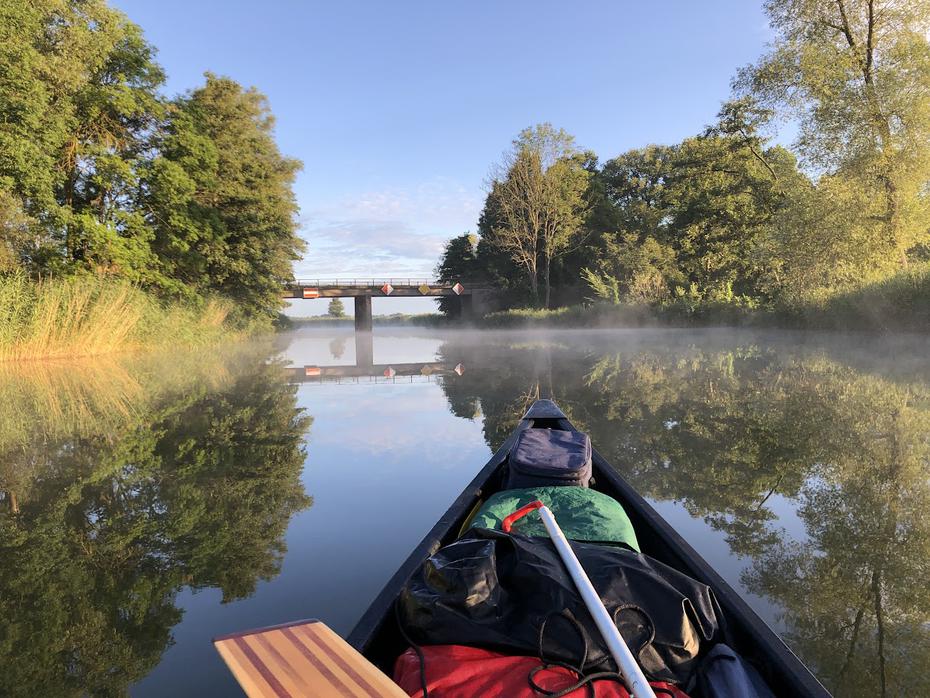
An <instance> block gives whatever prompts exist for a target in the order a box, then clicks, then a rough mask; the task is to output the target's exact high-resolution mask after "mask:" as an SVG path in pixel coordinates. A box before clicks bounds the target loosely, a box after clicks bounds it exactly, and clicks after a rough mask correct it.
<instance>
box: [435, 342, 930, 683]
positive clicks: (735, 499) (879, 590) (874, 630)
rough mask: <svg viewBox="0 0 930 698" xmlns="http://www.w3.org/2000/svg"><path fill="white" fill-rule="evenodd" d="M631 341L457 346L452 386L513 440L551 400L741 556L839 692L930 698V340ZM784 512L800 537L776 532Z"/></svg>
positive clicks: (633, 475)
mask: <svg viewBox="0 0 930 698" xmlns="http://www.w3.org/2000/svg"><path fill="white" fill-rule="evenodd" d="M870 341H871V344H869V343H863V340H862V339H861V338H842V339H840V340H836V339H835V338H832V339H831V338H826V337H817V336H809V335H808V336H803V335H796V336H792V335H777V336H772V335H769V336H766V335H761V336H754V335H746V334H740V335H735V336H725V335H724V336H721V335H720V333H713V332H709V333H703V334H698V335H695V334H689V333H675V332H664V333H663V332H658V333H630V334H622V333H621V334H612V335H602V336H598V335H596V334H592V335H591V336H589V337H587V338H585V339H583V340H582V341H581V342H578V341H577V340H574V339H572V338H571V336H570V335H554V336H549V337H546V336H537V337H534V336H531V335H525V336H522V337H520V338H519V339H515V338H513V337H501V338H500V339H499V341H489V340H488V338H483V339H482V341H481V342H480V343H479V342H474V343H472V342H468V341H460V342H449V343H447V344H446V345H445V346H444V347H443V351H442V358H443V359H444V360H446V361H449V362H455V361H465V362H467V363H468V364H469V366H471V367H474V366H476V365H478V366H480V367H481V369H480V370H477V371H476V370H471V371H468V372H467V373H466V374H465V375H464V376H463V377H462V378H461V379H458V380H448V381H446V382H445V383H444V390H445V392H446V394H447V397H448V400H449V404H450V407H451V409H452V410H453V412H455V414H457V415H459V416H462V417H469V418H471V417H474V416H476V415H481V417H482V418H483V421H484V433H485V436H486V439H487V440H488V442H489V444H491V445H493V446H496V445H498V444H500V443H501V442H502V441H503V439H504V438H505V437H506V435H507V434H508V433H509V432H510V430H511V429H512V428H513V427H514V425H515V424H516V422H517V420H518V419H519V418H520V415H521V414H522V413H523V411H524V410H525V408H526V406H527V405H528V404H529V403H530V402H531V401H532V400H534V399H536V398H537V397H540V396H541V397H553V398H555V399H556V400H557V401H558V402H559V404H560V405H561V406H562V408H563V409H564V410H565V411H566V413H567V414H568V415H569V416H570V418H571V419H572V420H573V421H574V422H575V423H576V425H578V426H579V427H580V428H582V429H585V430H586V431H588V432H590V433H591V435H592V439H593V441H594V444H595V446H596V447H597V448H599V450H601V452H602V453H603V454H604V455H605V456H606V457H607V458H608V460H610V461H611V462H613V463H614V464H615V465H616V467H618V468H619V469H620V470H621V471H622V473H623V474H624V476H625V477H627V478H628V479H629V480H630V481H631V482H632V484H633V485H634V486H635V487H636V488H637V489H638V490H639V491H640V492H641V493H643V494H644V495H645V496H647V497H648V498H650V499H652V500H653V501H657V502H666V501H671V502H676V503H678V505H680V506H682V507H683V508H684V509H685V510H686V511H687V512H688V513H689V514H690V515H691V516H692V517H698V518H701V519H703V520H704V522H705V523H706V525H708V526H709V527H710V528H711V529H713V530H716V531H718V532H720V534H722V535H723V537H724V539H725V541H726V544H727V545H728V547H729V549H730V551H731V553H732V554H735V555H736V556H740V557H742V558H745V559H746V560H747V561H748V565H747V566H746V567H744V568H743V571H742V573H741V575H739V579H738V581H739V582H740V585H741V586H742V587H743V588H744V590H746V591H748V592H750V593H751V594H754V595H757V596H759V597H763V598H764V599H766V600H767V601H768V602H770V603H771V604H773V605H774V607H775V615H776V620H777V622H778V625H779V626H780V630H781V632H782V635H783V637H784V638H785V640H786V641H787V642H788V643H789V645H791V646H792V647H793V649H794V650H795V651H796V652H797V653H798V654H799V655H800V656H801V657H802V658H803V659H804V661H806V662H808V663H809V664H810V665H811V666H812V668H813V669H814V670H815V672H816V673H817V674H818V676H819V677H820V678H821V680H823V681H824V682H825V684H826V685H828V687H830V688H831V690H832V691H834V692H835V693H836V694H837V695H844V696H847V695H863V696H864V695H875V694H880V695H903V694H905V693H908V694H914V695H918V694H919V695H925V694H930V680H928V678H927V676H928V672H927V670H928V668H930V584H928V583H927V580H928V579H930V574H928V573H930V517H928V516H927V512H928V511H930V384H928V378H930V358H928V357H927V355H926V349H925V346H926V344H925V340H924V339H922V338H920V339H916V338H915V339H912V340H909V339H904V340H895V341H889V340H884V341H878V340H870ZM776 502H781V503H782V505H781V507H780V508H781V509H785V506H784V503H787V505H788V508H790V509H791V510H792V513H793V516H795V517H797V519H798V520H799V521H800V523H801V525H802V528H803V531H802V532H801V533H800V535H799V534H798V533H792V532H789V531H788V530H786V527H785V526H784V525H782V522H781V520H780V516H779V511H778V508H776V507H775V506H774V504H775V503H776Z"/></svg>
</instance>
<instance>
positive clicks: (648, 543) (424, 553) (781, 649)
mask: <svg viewBox="0 0 930 698" xmlns="http://www.w3.org/2000/svg"><path fill="white" fill-rule="evenodd" d="M539 428H542V429H560V430H565V431H577V430H576V429H575V427H573V426H572V424H571V422H570V421H569V420H568V418H567V417H566V416H565V414H564V413H563V412H562V410H560V409H559V407H558V406H557V405H556V404H555V403H554V402H553V401H551V400H537V401H536V402H535V403H534V404H533V405H532V406H531V407H530V409H529V410H528V411H527V413H526V414H525V415H524V416H523V418H522V420H521V421H520V423H519V424H518V426H517V427H516V429H515V430H514V432H513V433H512V434H511V435H510V436H509V437H508V438H507V440H506V441H505V442H504V443H503V445H502V446H501V447H500V448H499V449H498V450H497V452H496V453H495V454H494V455H493V456H492V457H491V459H490V460H489V461H488V462H487V464H485V466H484V467H483V468H482V469H481V471H480V472H479V473H478V474H477V475H476V476H475V478H474V479H473V480H472V481H471V483H469V485H468V486H467V487H466V488H465V490H464V491H463V492H462V493H461V494H460V495H459V496H458V498H456V500H455V501H454V502H453V504H452V506H451V507H449V509H448V511H446V513H445V514H443V516H442V517H441V518H440V519H439V521H438V522H436V525H435V526H433V528H432V530H430V532H429V533H428V534H427V535H426V537H425V538H424V539H423V540H422V542H420V544H419V545H418V546H417V547H416V548H415V549H414V551H413V552H412V553H411V554H410V556H409V557H408V558H407V560H406V561H405V562H404V563H403V564H402V565H401V566H400V569H398V570H397V572H396V573H395V574H394V576H393V577H391V579H390V581H388V583H387V584H386V585H385V587H384V588H383V589H382V590H381V592H380V593H379V594H378V596H377V597H376V598H375V600H374V602H373V603H372V604H371V606H370V607H369V608H368V610H367V611H366V612H365V614H364V615H363V616H362V617H361V619H360V620H359V622H358V624H357V625H356V626H355V628H354V629H353V630H352V632H351V633H350V634H349V636H348V638H347V640H348V643H349V644H350V645H351V646H353V647H354V648H355V649H357V650H358V651H359V652H361V653H362V654H363V655H364V656H365V657H366V658H367V659H368V660H369V661H370V662H371V663H373V664H374V665H375V666H377V667H379V668H380V669H381V670H382V671H384V672H385V673H386V674H387V675H389V676H390V675H391V673H392V669H393V665H394V661H395V660H396V659H397V657H398V656H399V655H400V654H401V653H402V652H404V650H406V649H407V645H406V644H405V642H404V640H403V638H402V637H401V633H400V631H399V629H398V627H397V621H396V616H395V614H394V611H393V608H394V603H395V601H396V599H397V597H398V595H399V594H400V592H401V589H403V587H404V586H405V585H406V584H407V582H408V580H409V579H410V578H411V576H412V575H413V573H414V572H415V571H416V570H417V569H418V568H419V567H420V565H422V564H423V562H424V560H426V559H427V558H428V557H429V556H430V555H432V554H433V553H435V552H436V551H437V550H439V548H441V547H442V546H444V545H447V544H449V543H452V542H454V541H455V540H456V538H457V537H458V535H459V532H460V530H461V529H462V527H463V525H464V524H465V523H466V521H467V520H468V518H469V517H470V516H471V515H472V514H473V512H474V511H475V510H476V508H477V506H478V505H479V504H480V502H481V501H483V500H484V499H487V497H489V496H490V495H492V494H494V493H495V492H497V491H499V490H500V489H501V485H502V482H503V476H504V474H505V472H506V465H507V458H508V454H509V453H510V450H511V446H512V445H513V444H514V442H515V441H516V438H517V436H518V435H519V434H520V432H522V431H523V430H524V429H539ZM592 465H593V475H594V479H595V484H594V488H595V489H597V490H599V491H601V492H603V493H605V494H608V495H610V496H611V497H613V498H614V499H616V500H617V501H618V502H620V504H622V505H623V507H624V509H625V510H626V512H627V514H628V515H629V517H630V520H631V521H632V523H633V527H634V528H635V530H636V536H637V539H638V541H639V545H640V548H641V550H642V552H643V553H644V554H646V555H649V556H651V557H653V558H655V559H657V560H659V561H660V562H663V563H665V564H666V565H669V566H671V567H673V568H675V569H676V570H678V571H680V572H683V573H684V574H687V575H689V576H690V577H692V578H694V579H697V580H698V581H700V582H702V583H704V584H706V585H708V586H709V587H710V588H711V589H713V591H714V593H715V594H716V596H717V600H718V602H719V604H720V608H721V610H722V612H723V614H724V619H725V622H726V624H727V626H728V629H729V630H730V633H731V635H730V637H731V640H732V644H733V647H734V649H735V650H736V651H737V652H739V653H740V654H742V656H743V657H745V658H746V659H748V660H750V661H751V662H752V663H753V664H754V665H755V666H756V667H757V668H758V669H759V670H760V673H761V674H762V676H763V678H764V679H765V680H766V681H767V682H768V684H769V687H770V688H771V689H772V691H773V692H774V694H775V695H778V696H788V695H790V696H812V697H813V696H829V695H830V693H829V692H828V691H827V690H826V689H825V688H824V687H823V685H822V684H821V683H820V682H819V681H818V680H817V678H816V677H815V676H814V675H813V674H812V673H811V672H810V670H809V669H808V668H807V667H806V666H805V665H804V664H803V663H802V662H801V660H800V659H798V657H797V656H796V655H795V654H794V653H793V652H792V651H791V649H789V648H788V646H787V645H785V643H784V642H783V641H782V640H781V639H780V638H779V637H778V635H776V634H775V632H774V631H772V629H771V628H769V626H768V625H767V624H766V623H765V622H764V621H763V620H762V619H761V618H760V617H759V616H758V615H757V614H756V613H755V612H754V611H753V610H752V609H751V608H750V607H749V605H748V604H747V603H746V602H745V601H744V600H743V599H742V598H741V597H740V595H739V594H738V593H737V592H736V591H735V590H734V589H733V588H732V587H731V586H730V585H729V584H727V582H726V581H724V579H723V578H722V577H721V576H720V575H719V574H717V572H715V571H714V569H713V568H712V567H711V566H710V565H708V564H707V562H706V561H705V560H704V559H703V558H702V557H701V556H700V555H698V553H697V552H696V551H695V550H694V548H692V547H691V546H690V545H689V544H688V543H687V542H686V541H685V540H684V539H683V538H682V537H681V536H680V535H679V534H678V533H676V532H675V530H674V529H673V528H672V527H671V526H670V525H669V524H668V523H667V522H666V521H665V520H664V519H663V518H662V517H661V516H659V514H658V513H657V512H656V511H655V509H653V508H652V506H651V505H650V504H649V503H648V502H647V501H646V500H645V499H643V498H642V497H641V496H640V495H639V494H638V493H637V492H636V490H634V489H633V487H631V486H630V484H629V483H628V482H627V481H626V480H624V479H623V477H621V476H620V474H619V473H618V471H617V470H616V469H615V468H613V467H612V466H611V465H610V464H609V463H608V462H607V461H606V460H605V459H604V458H603V457H602V456H601V455H600V454H599V453H598V452H597V450H596V449H594V450H593V452H592Z"/></svg>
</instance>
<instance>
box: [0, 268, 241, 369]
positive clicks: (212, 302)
mask: <svg viewBox="0 0 930 698" xmlns="http://www.w3.org/2000/svg"><path fill="white" fill-rule="evenodd" d="M230 311H231V307H230V304H229V303H228V302H226V301H223V300H218V299H198V300H197V301H196V302H193V301H192V302H186V303H185V302H178V301H175V302H169V301H163V300H159V299H158V298H156V297H155V296H153V295H152V294H150V293H147V292H146V291H144V290H143V289H141V288H139V287H137V286H135V285H133V284H130V283H128V282H126V281H120V280H113V279H106V278H100V277H95V276H72V277H67V278H63V279H55V280H47V281H31V280H29V279H27V278H26V277H25V275H23V274H14V275H11V276H7V277H2V278H0V362H9V361H30V360H57V359H79V358H84V357H90V356H100V355H105V354H114V353H132V352H139V351H156V350H159V349H167V348H172V349H193V348H196V347H201V346H205V345H208V344H213V343H216V342H218V341H220V340H223V339H236V338H241V337H244V336H245V335H246V334H247V333H248V329H247V328H242V329H235V328H234V327H233V326H232V325H231V324H230V323H229V321H228V320H229V318H230Z"/></svg>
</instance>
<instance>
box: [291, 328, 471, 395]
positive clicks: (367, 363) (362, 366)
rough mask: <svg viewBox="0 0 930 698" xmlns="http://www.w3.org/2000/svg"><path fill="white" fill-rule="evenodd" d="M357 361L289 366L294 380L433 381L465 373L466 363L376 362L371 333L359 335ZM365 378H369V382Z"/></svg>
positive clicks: (320, 381) (345, 381)
mask: <svg viewBox="0 0 930 698" xmlns="http://www.w3.org/2000/svg"><path fill="white" fill-rule="evenodd" d="M355 357H356V361H355V364H347V365H343V366H317V365H313V364H308V365H304V366H290V367H288V368H286V369H285V371H286V372H287V377H288V381H289V382H291V383H347V384H358V383H397V382H411V383H412V382H416V379H425V381H427V382H428V381H431V380H432V378H433V376H439V375H449V374H456V375H459V376H461V375H462V374H463V373H464V372H465V367H464V366H463V365H462V364H455V365H453V364H451V363H448V362H444V361H419V362H413V363H392V364H375V363H374V361H373V351H372V336H371V333H370V332H357V333H356V335H355ZM364 379H368V380H367V381H366V380H364Z"/></svg>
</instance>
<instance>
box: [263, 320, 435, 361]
mask: <svg viewBox="0 0 930 698" xmlns="http://www.w3.org/2000/svg"><path fill="white" fill-rule="evenodd" d="M372 343H373V347H374V363H375V364H392V363H418V362H424V363H426V362H430V361H435V360H436V354H437V353H438V351H439V348H440V347H441V346H442V343H443V341H442V338H441V337H439V336H438V335H433V336H430V335H429V333H426V332H424V333H423V335H420V336H417V335H414V334H410V333H407V332H391V331H387V330H384V331H381V330H377V329H376V330H375V332H374V335H373V340H372ZM337 347H342V349H343V354H342V356H341V357H339V358H337V357H335V356H333V349H336V348H337ZM281 357H282V358H283V359H285V360H286V361H287V362H288V363H289V364H292V365H294V366H352V365H354V364H355V332H354V331H353V330H352V329H351V328H339V329H328V328H315V327H310V328H301V329H299V330H297V331H295V332H294V333H293V335H292V337H291V341H290V344H289V345H288V347H287V349H286V350H285V351H284V352H282V354H281Z"/></svg>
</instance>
